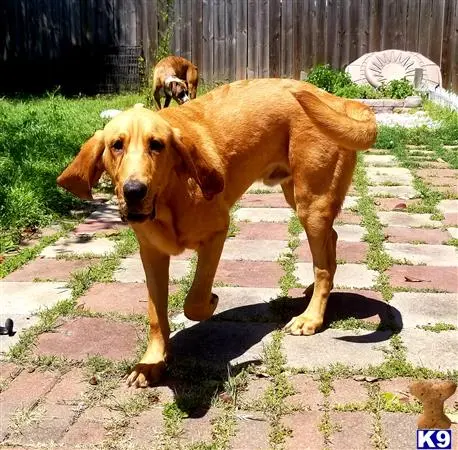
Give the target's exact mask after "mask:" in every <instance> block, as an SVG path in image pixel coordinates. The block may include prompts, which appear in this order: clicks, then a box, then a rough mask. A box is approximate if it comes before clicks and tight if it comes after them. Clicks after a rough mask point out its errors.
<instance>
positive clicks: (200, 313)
mask: <svg viewBox="0 0 458 450" xmlns="http://www.w3.org/2000/svg"><path fill="white" fill-rule="evenodd" d="M218 300H219V299H218V296H217V295H216V294H213V293H212V294H211V296H210V301H208V302H202V301H201V302H192V301H188V300H186V301H185V303H184V315H185V316H186V318H188V319H189V320H195V321H196V322H199V321H201V320H207V319H209V318H210V317H211V316H212V315H213V313H214V312H215V309H216V307H217V306H218Z"/></svg>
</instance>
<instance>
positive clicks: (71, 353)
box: [35, 317, 138, 361]
mask: <svg viewBox="0 0 458 450" xmlns="http://www.w3.org/2000/svg"><path fill="white" fill-rule="evenodd" d="M137 337H138V332H137V330H136V329H135V327H134V326H133V325H131V324H129V323H124V322H114V321H110V320H108V319H103V318H98V317H81V318H78V319H73V320H71V321H69V322H67V323H65V324H64V325H62V326H61V327H59V328H58V329H57V330H56V331H55V332H54V333H44V334H42V335H41V336H40V337H39V338H38V342H37V348H36V351H35V353H36V354H37V355H56V356H62V357H66V358H68V359H74V360H84V359H86V358H87V357H88V356H94V355H100V356H103V357H104V358H112V359H114V360H118V361H119V360H122V359H127V358H130V357H132V356H133V355H134V354H135V347H136V344H137Z"/></svg>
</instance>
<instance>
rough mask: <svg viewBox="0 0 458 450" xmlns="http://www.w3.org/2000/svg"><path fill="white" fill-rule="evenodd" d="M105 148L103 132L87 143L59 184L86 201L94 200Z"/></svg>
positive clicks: (58, 180) (62, 174) (102, 169)
mask: <svg viewBox="0 0 458 450" xmlns="http://www.w3.org/2000/svg"><path fill="white" fill-rule="evenodd" d="M104 148H105V144H104V141H103V131H100V130H99V131H96V133H95V134H94V135H93V136H92V137H91V138H90V139H89V140H88V141H86V142H85V143H84V144H83V146H82V147H81V150H80V151H79V153H78V154H77V155H76V157H75V159H74V160H73V161H72V162H71V163H70V164H69V165H68V166H67V168H66V169H65V170H64V171H63V172H62V173H61V174H60V175H59V177H58V178H57V184H58V185H59V186H61V187H63V188H64V189H67V191H70V192H71V193H72V194H74V195H76V196H77V197H79V198H82V199H84V200H92V194H91V189H92V187H93V186H94V185H95V184H96V183H97V181H99V178H100V177H101V175H102V173H103V171H104V167H103V163H102V154H103V150H104Z"/></svg>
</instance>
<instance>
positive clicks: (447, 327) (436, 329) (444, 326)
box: [417, 322, 457, 333]
mask: <svg viewBox="0 0 458 450" xmlns="http://www.w3.org/2000/svg"><path fill="white" fill-rule="evenodd" d="M417 328H420V329H422V330H425V331H432V332H433V333H440V332H441V331H452V330H456V329H457V327H456V326H455V325H453V324H451V323H444V322H437V323H435V324H433V325H417Z"/></svg>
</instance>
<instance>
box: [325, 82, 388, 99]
mask: <svg viewBox="0 0 458 450" xmlns="http://www.w3.org/2000/svg"><path fill="white" fill-rule="evenodd" d="M334 94H335V95H338V96H339V97H346V98H381V97H382V93H381V92H379V91H377V90H376V89H375V88H373V87H372V86H370V85H369V84H363V85H358V84H356V83H353V84H351V85H349V86H344V87H341V88H339V89H337V90H336V91H335V92H334Z"/></svg>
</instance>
